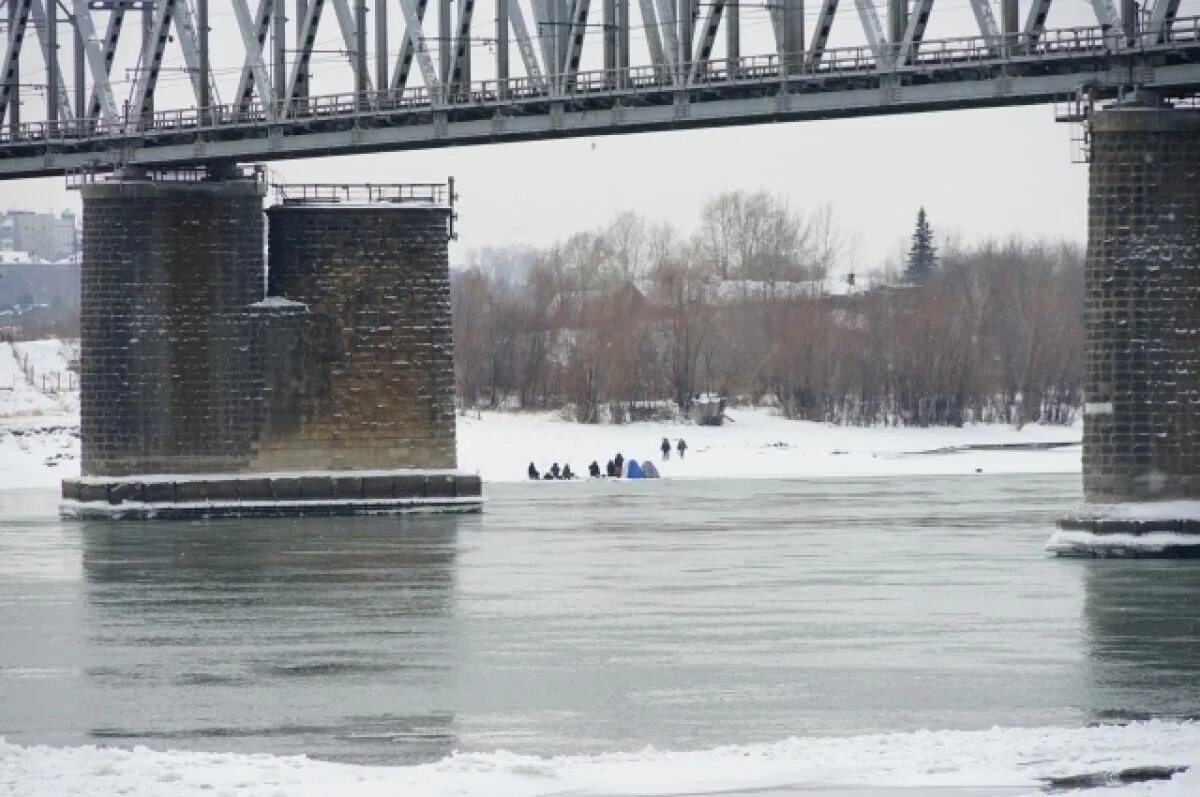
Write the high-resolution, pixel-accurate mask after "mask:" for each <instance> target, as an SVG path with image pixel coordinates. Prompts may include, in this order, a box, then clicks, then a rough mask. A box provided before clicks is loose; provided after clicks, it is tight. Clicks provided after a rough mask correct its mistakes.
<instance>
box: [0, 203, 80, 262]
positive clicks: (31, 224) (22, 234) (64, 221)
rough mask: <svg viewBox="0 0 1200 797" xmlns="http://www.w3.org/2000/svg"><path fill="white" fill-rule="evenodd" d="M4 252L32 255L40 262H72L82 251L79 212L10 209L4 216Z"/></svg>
mask: <svg viewBox="0 0 1200 797" xmlns="http://www.w3.org/2000/svg"><path fill="white" fill-rule="evenodd" d="M0 250H9V251H12V250H16V251H19V252H28V253H29V254H30V255H32V256H33V257H35V258H37V259H38V260H44V261H48V262H59V261H63V260H71V259H73V258H74V257H75V254H76V253H77V252H78V251H79V231H78V229H77V228H76V226H75V213H74V211H71V210H64V211H63V212H62V215H60V216H56V215H54V214H53V213H33V212H31V211H27V210H10V211H8V212H7V213H4V214H3V215H0Z"/></svg>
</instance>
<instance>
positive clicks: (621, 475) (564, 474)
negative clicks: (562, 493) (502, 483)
mask: <svg viewBox="0 0 1200 797" xmlns="http://www.w3.org/2000/svg"><path fill="white" fill-rule="evenodd" d="M687 448H688V445H687V443H686V442H685V441H684V440H683V438H680V439H679V442H678V443H677V444H676V445H675V451H676V452H678V454H679V458H680V459H683V455H684V452H686V451H687ZM659 450H660V451H662V458H663V461H664V462H665V461H666V460H668V459H670V458H671V441H670V440H668V439H667V438H665V437H664V438H663V439H662V445H660V446H659ZM526 473H527V475H528V476H529V478H530V479H531V480H533V481H554V480H555V479H574V478H575V473H574V471H572V470H571V466H570V464H567V465H564V466H563V467H562V468H559V467H558V463H557V462H555V463H554V464H553V465H551V466H550V469H549V470H547V471H546V472H545V473H539V472H538V469H537V465H536V464H534V463H532V462H530V463H529V469H528V470H527V471H526ZM588 476H590V477H591V478H593V479H600V478H609V479H657V478H658V469H657V468H655V467H654V463H652V462H650V461H649V460H645V461H643V462H642V463H641V464H639V463H638V461H637V460H636V459H631V460H629V461H628V462H626V461H625V457H624V456H623V455H622V454H621V453H620V452H617V455H616V456H615V457H613V458H612V459H610V460H609V461H608V462H606V463H605V465H604V468H603V470H602V469H601V468H600V463H599V462H597V461H595V460H592V464H591V465H588Z"/></svg>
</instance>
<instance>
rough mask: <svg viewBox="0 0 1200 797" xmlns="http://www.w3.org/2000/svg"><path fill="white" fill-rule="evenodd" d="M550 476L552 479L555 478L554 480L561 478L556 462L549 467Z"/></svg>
mask: <svg viewBox="0 0 1200 797" xmlns="http://www.w3.org/2000/svg"><path fill="white" fill-rule="evenodd" d="M550 475H551V476H552V477H553V478H555V479H561V478H562V473H561V472H560V471H559V469H558V463H557V462H555V463H554V464H553V465H551V466H550Z"/></svg>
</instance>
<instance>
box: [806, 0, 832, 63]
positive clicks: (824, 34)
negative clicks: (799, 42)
mask: <svg viewBox="0 0 1200 797" xmlns="http://www.w3.org/2000/svg"><path fill="white" fill-rule="evenodd" d="M837 7H838V0H822V1H821V10H820V11H818V12H817V26H816V28H814V29H813V37H812V44H811V45H810V46H809V48H808V63H809V64H810V65H811V67H812V68H813V69H816V68H817V67H818V66H820V64H821V58H823V57H824V55H825V48H826V46H828V44H829V31H831V30H832V29H833V20H834V15H835V14H837Z"/></svg>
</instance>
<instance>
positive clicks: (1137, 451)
mask: <svg viewBox="0 0 1200 797" xmlns="http://www.w3.org/2000/svg"><path fill="white" fill-rule="evenodd" d="M1088 214H1089V223H1088V248H1087V263H1086V270H1085V292H1086V296H1085V321H1086V330H1087V333H1086V334H1087V340H1086V357H1087V361H1086V384H1085V388H1084V399H1085V407H1084V437H1083V488H1084V499H1085V503H1084V505H1083V506H1081V507H1079V508H1077V509H1076V510H1075V511H1074V512H1072V513H1071V514H1070V515H1069V516H1068V517H1066V518H1064V519H1063V520H1062V521H1060V523H1059V525H1060V527H1061V528H1062V529H1064V530H1066V531H1069V532H1077V533H1078V532H1082V533H1086V534H1089V535H1092V537H1094V539H1093V540H1092V547H1091V550H1090V551H1088V550H1084V547H1085V546H1080V547H1079V548H1078V549H1077V550H1063V551H1059V552H1060V553H1091V554H1095V555H1133V554H1137V555H1144V554H1151V555H1182V554H1185V553H1190V551H1186V550H1183V549H1185V548H1187V547H1189V546H1194V545H1196V544H1200V509H1197V508H1192V507H1191V505H1190V504H1189V502H1191V501H1196V502H1200V112H1198V111H1196V110H1190V109H1189V110H1176V109H1171V108H1163V107H1157V106H1154V107H1147V106H1145V105H1128V106H1125V107H1117V108H1113V109H1109V110H1102V111H1098V112H1096V113H1094V115H1093V117H1092V119H1091V171H1090V195H1089V207H1088ZM1197 507H1200V504H1197ZM1147 535H1158V536H1157V537H1154V536H1147ZM1162 535H1170V536H1162ZM1074 536H1075V537H1079V538H1081V539H1082V537H1081V535H1079V534H1076V535H1074ZM1056 538H1058V539H1060V540H1061V539H1071V538H1072V535H1070V534H1067V535H1063V534H1061V533H1060V534H1059V535H1056ZM1130 538H1137V539H1130ZM1155 540H1157V541H1158V543H1161V544H1154V541H1155ZM1054 543H1055V540H1052V542H1051V544H1052V549H1053V546H1054ZM1196 552H1200V548H1197V549H1196Z"/></svg>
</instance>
